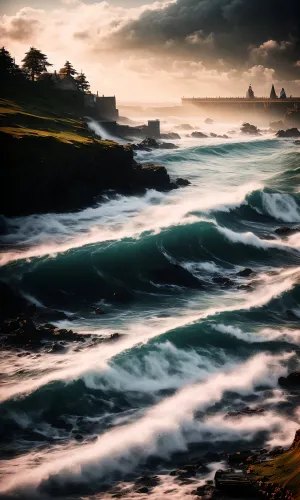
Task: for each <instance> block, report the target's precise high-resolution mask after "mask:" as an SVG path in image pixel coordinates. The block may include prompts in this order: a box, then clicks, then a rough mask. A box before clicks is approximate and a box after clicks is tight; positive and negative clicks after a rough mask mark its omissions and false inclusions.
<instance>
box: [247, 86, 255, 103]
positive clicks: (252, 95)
mask: <svg viewBox="0 0 300 500" xmlns="http://www.w3.org/2000/svg"><path fill="white" fill-rule="evenodd" d="M246 98H247V99H254V92H253V89H252V87H251V83H250V85H249V88H248V90H247V94H246Z"/></svg>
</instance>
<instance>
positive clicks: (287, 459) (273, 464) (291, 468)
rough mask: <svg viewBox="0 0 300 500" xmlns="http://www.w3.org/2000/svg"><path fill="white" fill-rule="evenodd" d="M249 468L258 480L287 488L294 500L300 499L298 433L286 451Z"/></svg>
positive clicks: (299, 446)
mask: <svg viewBox="0 0 300 500" xmlns="http://www.w3.org/2000/svg"><path fill="white" fill-rule="evenodd" d="M298 432H299V431H298ZM296 436H297V435H296ZM250 470H251V472H252V473H253V474H254V475H255V478H256V479H257V481H258V482H259V481H260V480H261V481H263V482H267V483H272V484H273V485H274V486H275V487H276V486H279V487H283V488H287V489H288V490H290V491H291V492H292V494H293V498H294V499H295V500H300V433H299V436H298V439H297V437H296V438H295V441H294V443H293V445H292V447H291V448H290V449H289V450H288V451H287V452H285V453H283V454H282V455H279V456H277V457H276V458H274V459H273V460H270V461H267V462H264V463H261V464H256V465H252V466H251V467H250Z"/></svg>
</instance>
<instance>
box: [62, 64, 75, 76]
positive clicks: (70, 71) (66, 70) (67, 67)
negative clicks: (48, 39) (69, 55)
mask: <svg viewBox="0 0 300 500" xmlns="http://www.w3.org/2000/svg"><path fill="white" fill-rule="evenodd" d="M59 74H60V75H63V76H68V75H71V76H74V75H77V74H78V73H77V71H76V70H75V69H74V68H73V66H72V64H71V63H70V62H69V61H66V62H65V64H64V66H63V67H62V68H61V69H60V70H59Z"/></svg>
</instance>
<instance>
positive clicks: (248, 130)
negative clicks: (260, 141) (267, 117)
mask: <svg viewBox="0 0 300 500" xmlns="http://www.w3.org/2000/svg"><path fill="white" fill-rule="evenodd" d="M241 132H242V134H247V135H260V130H259V129H258V128H257V127H256V126H255V125H251V124H250V123H247V122H245V123H243V125H242V126H241Z"/></svg>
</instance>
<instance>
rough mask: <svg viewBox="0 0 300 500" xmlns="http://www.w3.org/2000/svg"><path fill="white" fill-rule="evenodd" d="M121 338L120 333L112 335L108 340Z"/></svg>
mask: <svg viewBox="0 0 300 500" xmlns="http://www.w3.org/2000/svg"><path fill="white" fill-rule="evenodd" d="M120 337H121V334H120V333H112V334H111V335H110V336H109V337H108V339H107V340H118V339H119V338H120Z"/></svg>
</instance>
